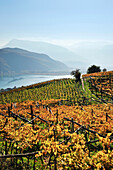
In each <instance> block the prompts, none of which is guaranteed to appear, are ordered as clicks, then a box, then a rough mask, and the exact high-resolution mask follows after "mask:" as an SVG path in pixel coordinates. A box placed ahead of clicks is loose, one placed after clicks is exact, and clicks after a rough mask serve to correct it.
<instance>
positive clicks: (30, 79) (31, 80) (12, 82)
mask: <svg viewBox="0 0 113 170" xmlns="http://www.w3.org/2000/svg"><path fill="white" fill-rule="evenodd" d="M71 77H72V76H71V75H57V76H56V75H20V76H15V77H0V89H1V88H3V89H6V88H13V87H14V86H16V87H21V86H27V85H31V84H35V83H39V82H44V81H48V80H53V79H59V78H71Z"/></svg>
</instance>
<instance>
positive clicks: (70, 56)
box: [5, 39, 87, 68]
mask: <svg viewBox="0 0 113 170" xmlns="http://www.w3.org/2000/svg"><path fill="white" fill-rule="evenodd" d="M5 47H13V48H14V47H18V48H22V49H26V50H29V51H34V52H39V53H44V54H47V55H49V56H50V57H51V58H52V59H54V60H58V61H61V62H63V63H64V64H66V65H67V66H68V67H74V68H76V67H77V68H82V67H85V66H86V65H87V64H86V62H85V59H84V57H81V56H80V55H78V54H76V52H72V51H71V50H69V49H67V48H64V47H62V46H60V45H55V44H52V43H47V42H42V41H28V40H17V39H14V40H11V41H9V42H8V43H7V44H6V45H5Z"/></svg>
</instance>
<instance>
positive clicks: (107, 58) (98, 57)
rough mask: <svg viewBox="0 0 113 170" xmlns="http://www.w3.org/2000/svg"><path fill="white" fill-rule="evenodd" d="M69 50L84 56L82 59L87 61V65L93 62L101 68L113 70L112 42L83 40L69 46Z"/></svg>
mask: <svg viewBox="0 0 113 170" xmlns="http://www.w3.org/2000/svg"><path fill="white" fill-rule="evenodd" d="M77 45H78V46H77ZM70 50H72V51H73V52H76V54H78V55H80V56H84V58H86V60H84V61H86V62H89V66H91V65H93V64H95V65H97V66H101V67H102V68H104V67H105V68H107V69H108V70H113V43H110V42H103V41H95V42H91V41H89V42H87V41H83V42H78V43H77V44H76V43H75V44H73V45H72V46H70ZM89 66H88V67H89Z"/></svg>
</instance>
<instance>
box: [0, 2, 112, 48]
mask: <svg viewBox="0 0 113 170" xmlns="http://www.w3.org/2000/svg"><path fill="white" fill-rule="evenodd" d="M12 39H25V40H36V41H39V40H41V41H48V42H53V43H56V44H61V45H63V46H68V45H71V44H73V43H74V42H82V41H83V42H84V41H89V42H90V41H101V42H102V41H103V42H113V0H0V46H2V45H4V44H6V43H7V42H8V41H10V40H12Z"/></svg>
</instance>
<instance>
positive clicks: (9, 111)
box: [8, 106, 10, 117]
mask: <svg viewBox="0 0 113 170" xmlns="http://www.w3.org/2000/svg"><path fill="white" fill-rule="evenodd" d="M8 114H9V117H10V107H9V106H8Z"/></svg>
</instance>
